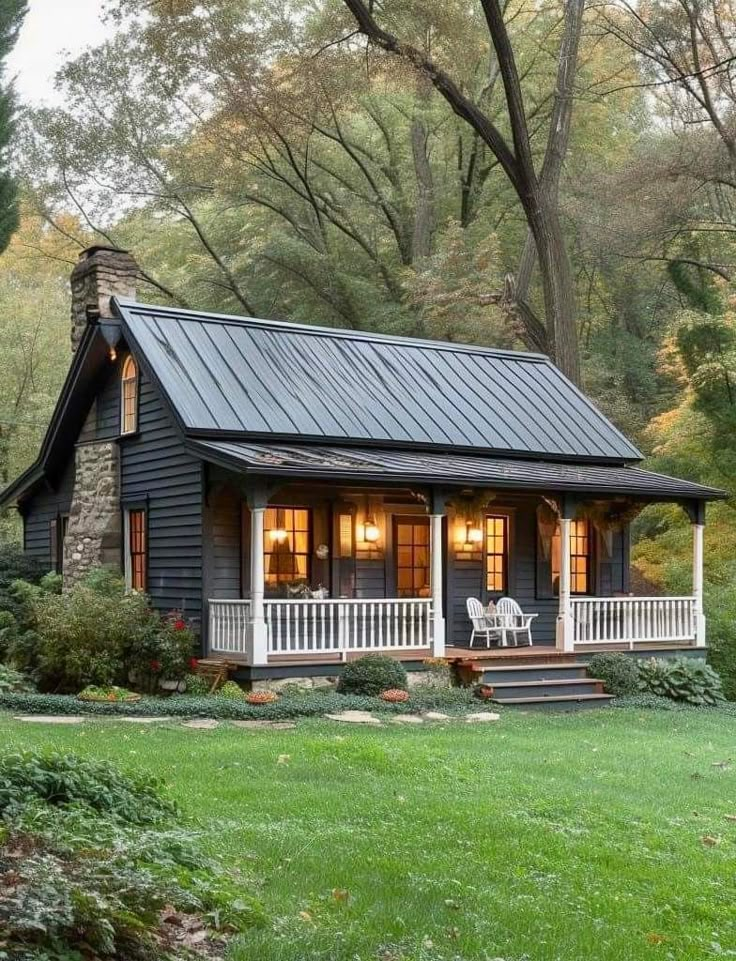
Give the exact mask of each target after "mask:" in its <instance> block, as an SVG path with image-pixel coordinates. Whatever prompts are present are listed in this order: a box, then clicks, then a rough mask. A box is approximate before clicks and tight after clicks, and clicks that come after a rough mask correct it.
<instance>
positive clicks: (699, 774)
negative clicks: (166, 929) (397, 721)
mask: <svg viewBox="0 0 736 961" xmlns="http://www.w3.org/2000/svg"><path fill="white" fill-rule="evenodd" d="M0 738H1V739H2V743H3V744H4V746H5V747H6V748H11V749H12V748H21V747H31V746H36V747H38V746H49V747H51V746H53V747H55V748H59V749H64V750H68V749H73V750H75V751H80V752H82V753H84V754H89V755H94V756H98V757H107V758H111V759H114V760H116V761H118V762H120V763H121V764H122V765H124V766H125V767H127V768H143V769H147V770H150V771H155V772H157V773H159V774H161V775H163V776H164V777H165V778H166V780H167V781H168V782H169V784H170V785H171V790H172V792H173V794H174V795H175V796H176V797H177V799H178V800H179V801H180V803H181V805H182V806H183V808H184V810H185V812H186V813H187V814H189V815H191V816H192V817H193V818H195V819H197V820H198V821H200V822H201V825H202V826H203V828H204V831H205V832H206V836H207V838H208V843H209V844H211V846H212V848H213V849H216V850H217V851H218V853H219V854H221V855H222V856H223V857H225V858H226V859H228V860H229V861H230V862H231V863H232V865H233V868H237V869H239V870H240V871H241V872H244V873H245V874H246V875H247V876H249V877H251V878H252V883H253V886H254V889H255V890H256V891H257V893H258V894H259V896H260V898H261V899H262V901H263V903H264V904H265V906H266V909H267V911H268V913H269V915H270V917H271V918H272V926H271V927H270V928H269V929H268V930H266V931H263V930H262V931H256V932H254V933H253V934H251V935H248V936H246V937H245V938H244V939H242V940H241V942H240V943H239V945H238V946H237V947H236V948H235V949H234V950H233V952H232V955H231V957H232V958H234V959H236V961H246V959H247V961H277V959H278V961H307V959H309V961H316V959H320V961H440V959H441V961H459V959H463V961H471V959H472V961H485V959H488V961H491V959H503V961H522V959H529V961H599V959H601V961H602V959H606V961H608V959H610V961H626V959H649V958H652V959H655V958H656V959H673V961H685V959H702V958H710V957H719V958H720V957H723V956H724V955H725V956H726V957H728V956H736V910H735V909H734V905H735V904H736V880H735V874H736V822H734V821H730V820H728V818H727V815H734V814H736V718H733V717H728V716H725V715H724V716H720V717H719V716H717V715H700V714H697V713H695V712H692V713H691V712H687V713H677V714H669V713H660V712H653V711H652V712H647V711H629V710H627V711H615V710H607V711H601V712H589V713H587V712H585V713H580V714H573V715H560V716H551V715H547V714H529V715H522V714H511V713H505V714H504V715H503V717H502V720H501V721H500V722H499V723H498V724H495V725H489V726H487V727H485V726H477V727H473V726H470V725H464V724H455V725H451V726H446V727H441V726H433V727H430V726H425V727H422V728H400V727H398V726H393V725H388V726H385V727H382V728H376V729H371V728H354V727H348V726H347V725H344V726H338V725H336V724H334V723H332V722H329V723H328V722H320V721H306V722H301V723H300V724H299V726H298V728H297V729H296V730H291V731H257V732H253V731H246V730H241V729H235V728H232V727H226V726H221V727H220V728H218V729H217V730H215V731H197V730H189V729H186V728H182V727H180V726H174V725H170V726H169V725H167V726H164V727H138V726H137V725H133V724H124V723H120V722H111V721H96V722H90V721H87V722H86V723H85V725H84V726H83V727H66V728H62V727H48V726H43V727H40V726H34V725H30V724H21V723H19V722H15V721H12V720H9V719H7V718H0ZM704 838H705V839H706V841H705V842H704V840H703V839H704Z"/></svg>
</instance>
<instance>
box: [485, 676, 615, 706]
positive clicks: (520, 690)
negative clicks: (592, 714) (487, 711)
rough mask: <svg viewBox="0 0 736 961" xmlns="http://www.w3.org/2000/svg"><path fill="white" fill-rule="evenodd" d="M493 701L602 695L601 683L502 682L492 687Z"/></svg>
mask: <svg viewBox="0 0 736 961" xmlns="http://www.w3.org/2000/svg"><path fill="white" fill-rule="evenodd" d="M492 687H493V692H494V698H493V700H494V701H498V703H499V704H506V703H509V702H511V701H513V700H515V699H516V698H522V699H523V698H529V697H551V698H555V699H556V698H559V697H567V696H576V695H577V696H581V695H583V694H603V693H604V688H603V681H599V680H598V679H597V678H590V677H575V678H555V679H554V680H541V681H503V682H501V683H495V684H493V685H492Z"/></svg>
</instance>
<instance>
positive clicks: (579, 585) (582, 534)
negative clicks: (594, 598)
mask: <svg viewBox="0 0 736 961" xmlns="http://www.w3.org/2000/svg"><path fill="white" fill-rule="evenodd" d="M560 543H561V542H560V528H559V525H558V527H557V529H556V530H555V532H554V535H553V537H552V584H553V585H554V590H555V594H558V593H559V591H560ZM591 549H592V538H591V536H590V524H589V522H588V521H586V520H579V521H570V591H571V592H572V593H573V594H588V593H589V592H590V574H591V569H592V553H591Z"/></svg>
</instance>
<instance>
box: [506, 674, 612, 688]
mask: <svg viewBox="0 0 736 961" xmlns="http://www.w3.org/2000/svg"><path fill="white" fill-rule="evenodd" d="M602 683H603V681H601V680H599V679H598V678H597V677H558V678H554V679H552V680H549V681H499V682H498V683H495V682H494V683H493V684H491V685H490V687H492V688H493V690H494V691H495V690H497V689H500V690H503V689H504V688H507V687H566V686H567V685H568V684H587V685H590V684H602Z"/></svg>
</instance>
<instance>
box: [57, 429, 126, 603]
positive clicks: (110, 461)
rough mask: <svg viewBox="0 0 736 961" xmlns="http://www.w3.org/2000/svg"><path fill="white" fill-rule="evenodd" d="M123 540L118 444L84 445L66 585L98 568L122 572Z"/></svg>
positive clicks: (80, 449) (78, 464)
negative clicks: (103, 567) (102, 567)
mask: <svg viewBox="0 0 736 961" xmlns="http://www.w3.org/2000/svg"><path fill="white" fill-rule="evenodd" d="M122 539H123V534H122V520H121V511H120V467H119V448H118V445H117V444H116V443H110V442H104V443H96V444H81V445H80V446H79V447H77V449H76V473H75V478H74V494H73V497H72V504H71V508H70V510H69V526H68V527H67V532H66V538H65V540H64V586H65V587H71V586H72V585H73V584H75V583H76V582H77V581H78V580H80V578H82V577H84V576H85V574H88V573H89V571H90V570H92V569H93V568H95V567H100V566H103V565H104V566H107V567H114V568H116V569H117V570H120V566H121V565H120V556H121V547H122Z"/></svg>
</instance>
